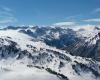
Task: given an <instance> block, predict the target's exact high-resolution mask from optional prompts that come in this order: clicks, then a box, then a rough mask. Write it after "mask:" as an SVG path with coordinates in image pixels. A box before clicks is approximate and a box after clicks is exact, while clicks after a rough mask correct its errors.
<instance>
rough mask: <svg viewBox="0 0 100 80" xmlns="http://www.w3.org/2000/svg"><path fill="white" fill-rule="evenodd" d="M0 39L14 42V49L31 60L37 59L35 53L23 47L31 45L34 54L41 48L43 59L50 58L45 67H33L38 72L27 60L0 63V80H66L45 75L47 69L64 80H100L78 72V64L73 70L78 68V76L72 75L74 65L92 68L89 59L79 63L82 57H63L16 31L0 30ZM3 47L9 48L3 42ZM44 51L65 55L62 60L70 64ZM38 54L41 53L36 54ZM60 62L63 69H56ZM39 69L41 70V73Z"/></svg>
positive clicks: (75, 73)
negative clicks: (26, 54) (15, 45)
mask: <svg viewBox="0 0 100 80" xmlns="http://www.w3.org/2000/svg"><path fill="white" fill-rule="evenodd" d="M33 31H34V30H33ZM87 34H88V36H90V35H89V33H86V34H84V36H86V35H87ZM56 35H57V36H56ZM58 36H59V34H58V33H56V34H55V38H58ZM79 36H80V35H79ZM91 36H92V35H91ZM0 38H2V39H9V40H11V41H14V42H16V43H17V47H18V48H20V49H21V50H22V51H23V50H27V51H28V52H30V53H31V54H32V55H33V56H34V55H38V53H36V54H34V53H33V51H32V49H31V48H30V47H27V45H32V46H34V47H36V49H37V52H39V51H40V50H41V48H43V49H44V52H46V54H47V55H52V56H53V58H52V61H51V62H46V61H45V64H43V65H42V64H41V63H37V64H36V66H39V67H40V68H36V67H35V66H34V65H33V64H32V59H29V58H28V57H27V56H25V57H24V58H22V59H19V60H17V59H16V57H15V58H12V57H9V58H8V59H0V80H67V79H66V78H65V79H64V78H61V77H59V75H56V74H54V73H50V72H48V71H47V70H46V69H47V68H50V69H51V70H53V71H55V72H56V73H57V74H58V73H59V74H62V75H64V76H66V77H67V78H68V80H100V75H99V77H96V76H95V75H94V74H93V73H92V71H89V70H90V69H89V70H87V72H85V71H84V69H83V71H82V69H81V68H80V66H79V65H80V64H79V65H77V66H76V70H77V68H79V69H78V70H77V71H79V75H78V73H77V71H75V70H74V68H73V67H72V65H76V64H78V63H82V64H84V65H85V64H86V65H88V66H90V63H91V64H92V62H91V61H92V60H91V59H88V60H86V59H83V58H82V57H76V56H71V55H70V54H68V53H66V52H65V51H63V50H59V49H56V48H55V47H51V46H48V45H46V44H45V43H44V42H42V41H34V38H33V37H31V36H29V35H27V34H24V33H20V32H19V30H11V29H9V30H0ZM3 45H10V44H9V42H7V41H4V43H3ZM0 46H1V45H0ZM46 49H49V50H53V51H56V52H59V53H61V54H62V55H65V57H69V58H70V59H71V60H70V61H68V60H65V59H62V58H60V55H56V56H55V54H56V53H52V52H50V53H49V52H47V51H46ZM40 53H42V51H40ZM0 54H1V52H0ZM47 58H48V59H49V58H50V56H49V57H48V56H47ZM45 59H46V58H42V59H41V61H42V60H43V61H44V60H45ZM50 59H51V58H50ZM41 61H40V62H41ZM75 61H76V62H75ZM61 62H62V64H63V65H64V66H63V67H61V68H60V67H59V65H60V63H61ZM77 62H78V63H77ZM95 64H96V66H95V68H96V69H95V70H96V71H98V73H99V74H100V68H98V67H100V63H99V62H97V63H95ZM27 65H33V66H31V67H27ZM61 66H62V65H61ZM41 67H44V68H43V69H42V68H41Z"/></svg>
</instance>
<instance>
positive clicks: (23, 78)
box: [0, 64, 60, 80]
mask: <svg viewBox="0 0 100 80" xmlns="http://www.w3.org/2000/svg"><path fill="white" fill-rule="evenodd" d="M8 66H9V67H8ZM0 80H60V79H59V78H58V77H57V76H56V75H53V74H50V73H48V72H47V71H45V70H41V69H37V68H35V67H33V68H29V67H26V65H22V64H16V65H3V64H2V65H1V64H0Z"/></svg>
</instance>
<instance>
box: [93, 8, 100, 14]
mask: <svg viewBox="0 0 100 80" xmlns="http://www.w3.org/2000/svg"><path fill="white" fill-rule="evenodd" d="M98 12H100V8H96V9H95V10H93V11H92V13H98Z"/></svg>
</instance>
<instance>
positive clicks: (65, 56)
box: [0, 26, 100, 80]
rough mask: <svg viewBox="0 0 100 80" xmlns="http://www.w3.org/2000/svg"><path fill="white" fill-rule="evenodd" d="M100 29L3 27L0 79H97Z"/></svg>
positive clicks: (0, 42) (1, 33) (0, 51)
mask: <svg viewBox="0 0 100 80" xmlns="http://www.w3.org/2000/svg"><path fill="white" fill-rule="evenodd" d="M99 30H100V29H99V28H98V27H94V28H91V29H86V28H81V29H78V30H73V29H69V28H68V29H63V28H60V27H37V26H35V27H13V26H9V27H7V28H3V29H1V30H0V79H1V80H14V79H15V80H33V79H35V80H99V79H100V62H99V61H100V54H99V36H100V33H99ZM73 55H74V56H73ZM79 56H81V57H79Z"/></svg>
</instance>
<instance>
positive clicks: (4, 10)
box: [0, 6, 17, 24]
mask: <svg viewBox="0 0 100 80" xmlns="http://www.w3.org/2000/svg"><path fill="white" fill-rule="evenodd" d="M16 21H17V19H16V17H15V16H14V14H13V10H12V9H10V8H8V7H5V6H0V24H6V23H13V22H16Z"/></svg>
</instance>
